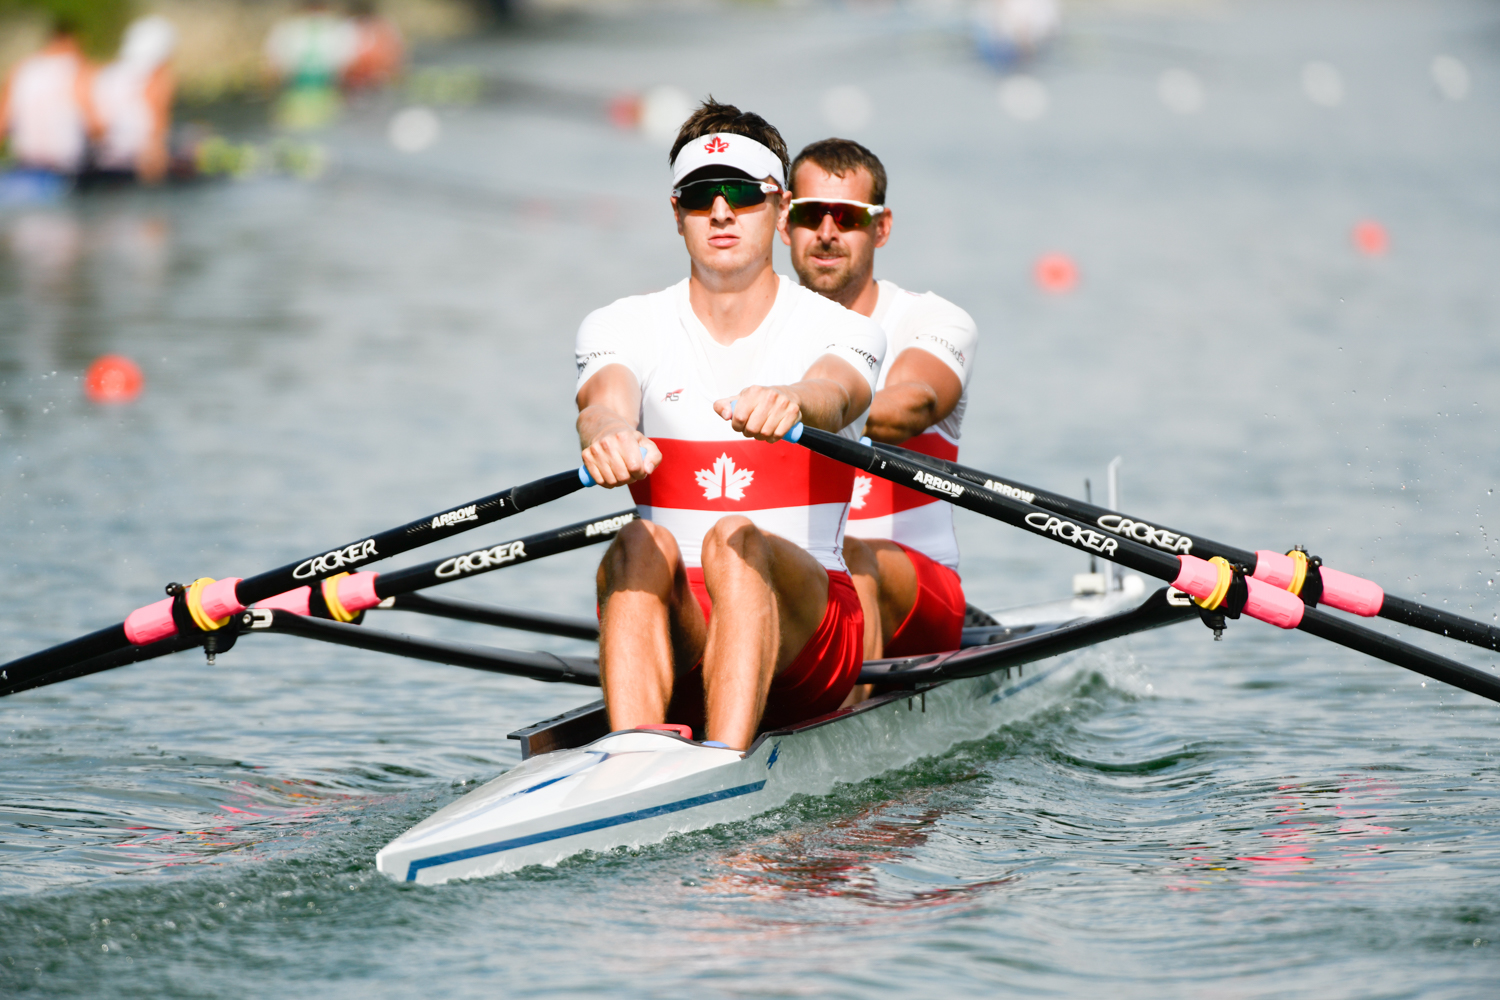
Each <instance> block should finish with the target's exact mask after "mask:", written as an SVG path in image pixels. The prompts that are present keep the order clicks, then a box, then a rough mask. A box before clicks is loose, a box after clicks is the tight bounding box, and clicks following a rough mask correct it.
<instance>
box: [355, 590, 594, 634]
mask: <svg viewBox="0 0 1500 1000" xmlns="http://www.w3.org/2000/svg"><path fill="white" fill-rule="evenodd" d="M384 606H385V605H382V607H384ZM390 607H391V609H392V610H395V611H415V612H417V613H419V614H424V615H434V616H436V617H438V618H452V619H454V620H455V621H461V622H476V623H478V624H480V625H494V626H496V627H498V628H513V629H520V630H522V631H525V632H540V633H541V634H542V635H560V636H563V637H564V638H568V639H583V640H585V641H588V642H594V641H596V640H598V638H599V623H598V622H597V621H594V620H593V619H592V618H577V617H575V616H573V615H555V614H551V613H549V612H546V611H523V610H521V609H519V608H498V607H495V606H494V605H491V604H475V603H474V602H473V601H457V600H454V599H453V598H451V597H444V598H439V597H428V596H426V595H425V594H401V595H399V596H397V597H393V598H391V604H390Z"/></svg>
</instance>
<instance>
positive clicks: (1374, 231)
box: [1350, 219, 1391, 257]
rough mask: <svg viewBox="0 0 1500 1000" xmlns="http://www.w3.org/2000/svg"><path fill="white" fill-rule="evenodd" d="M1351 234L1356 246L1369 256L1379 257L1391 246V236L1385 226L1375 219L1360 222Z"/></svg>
mask: <svg viewBox="0 0 1500 1000" xmlns="http://www.w3.org/2000/svg"><path fill="white" fill-rule="evenodd" d="M1350 235H1351V236H1352V237H1353V239H1354V248H1355V249H1356V250H1358V251H1359V252H1360V253H1362V254H1365V255H1366V256H1369V257H1379V256H1380V255H1381V254H1383V253H1385V252H1386V251H1387V250H1389V249H1390V248H1391V238H1390V236H1389V235H1388V234H1387V233H1386V231H1385V227H1384V226H1382V225H1381V224H1380V223H1378V222H1376V221H1375V220H1374V219H1366V220H1364V221H1363V222H1361V223H1359V224H1358V225H1356V226H1355V227H1354V232H1353V233H1351V234H1350Z"/></svg>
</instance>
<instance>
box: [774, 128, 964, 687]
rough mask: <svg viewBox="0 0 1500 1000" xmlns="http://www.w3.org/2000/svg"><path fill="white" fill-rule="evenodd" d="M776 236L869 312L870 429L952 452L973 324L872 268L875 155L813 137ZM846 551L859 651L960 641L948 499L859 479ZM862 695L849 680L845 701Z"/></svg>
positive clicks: (830, 290) (885, 218)
mask: <svg viewBox="0 0 1500 1000" xmlns="http://www.w3.org/2000/svg"><path fill="white" fill-rule="evenodd" d="M791 193H792V198H791V200H790V201H789V202H788V207H787V210H786V212H785V214H783V215H782V217H781V225H780V228H781V239H782V242H784V243H786V244H787V245H788V246H790V247H791V249H792V268H793V269H794V270H795V271H796V272H797V276H798V277H799V278H801V279H802V284H803V285H804V286H805V287H807V288H810V289H812V290H813V291H815V292H818V293H820V294H821V295H824V296H826V297H827V298H830V299H832V300H833V301H835V302H838V303H840V304H841V305H843V306H844V307H845V308H848V309H851V310H853V311H854V312H857V313H859V314H860V315H862V316H869V317H871V318H872V319H874V320H875V322H876V323H877V324H878V325H879V326H880V328H881V330H882V331H883V332H884V334H885V338H886V343H885V358H886V364H885V367H884V368H883V369H882V370H881V372H880V377H879V379H878V381H877V382H876V383H875V398H874V401H873V402H872V403H871V404H870V414H869V416H868V418H867V419H866V421H865V434H867V435H868V436H869V437H870V438H871V439H872V440H875V441H879V442H882V443H884V444H896V445H900V446H902V447H903V448H909V449H911V450H912V451H914V452H917V453H919V454H922V455H932V456H935V457H937V458H943V459H947V460H949V461H956V460H957V459H958V439H959V431H960V428H961V426H962V424H963V418H964V410H965V408H966V405H967V402H968V391H969V390H968V385H969V378H970V376H971V375H972V374H973V371H974V355H975V352H976V350H977V349H978V346H979V331H978V330H977V329H976V328H975V325H974V321H973V320H972V319H970V318H969V314H968V313H966V312H964V311H963V310H962V309H960V308H959V307H958V306H956V305H954V304H953V303H951V302H949V301H947V300H946V299H943V298H939V297H938V296H937V295H935V294H933V293H932V292H927V293H926V294H917V293H916V292H908V291H906V290H904V289H902V288H899V287H897V285H896V284H895V283H894V282H891V281H876V280H875V251H876V249H877V248H879V247H883V246H885V244H886V241H887V240H889V239H890V235H891V221H892V220H891V210H890V209H889V208H888V207H887V206H886V204H885V194H886V173H885V167H884V166H883V165H882V164H881V162H880V159H879V158H878V157H877V156H876V155H875V154H874V153H872V152H870V151H869V150H868V149H866V148H865V147H864V146H861V145H860V144H859V143H857V142H853V141H851V140H849V139H824V140H822V141H820V142H815V143H812V144H811V145H809V146H807V147H806V148H804V149H803V150H802V152H800V153H798V154H797V159H796V160H794V161H793V162H792V191H791ZM844 561H845V563H847V564H848V566H849V572H850V575H851V576H852V577H853V579H854V587H855V590H856V592H857V593H858V594H859V597H860V604H861V606H862V607H863V609H864V615H865V658H866V659H879V658H881V657H882V656H917V655H921V654H923V653H937V652H943V651H946V650H950V649H957V648H958V646H959V641H960V639H961V638H962V636H963V625H964V611H965V602H964V593H963V585H962V584H961V583H960V581H959V577H958V537H957V536H956V535H955V534H954V531H953V508H952V507H951V506H949V505H948V504H947V503H945V502H943V501H940V500H934V499H933V498H932V497H929V496H927V495H926V494H924V493H918V492H916V491H915V490H910V489H907V488H906V487H904V486H898V485H896V484H895V483H891V482H888V481H886V480H884V479H877V478H874V477H871V476H864V475H859V476H856V477H855V480H854V495H853V498H852V500H851V503H850V510H849V528H848V531H847V533H846V534H845V537H844ZM867 696H868V686H867V685H864V686H861V688H856V689H855V691H854V692H853V693H852V694H851V696H850V697H851V702H850V703H852V701H857V700H862V699H863V698H864V697H867Z"/></svg>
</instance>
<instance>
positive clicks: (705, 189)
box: [672, 177, 781, 212]
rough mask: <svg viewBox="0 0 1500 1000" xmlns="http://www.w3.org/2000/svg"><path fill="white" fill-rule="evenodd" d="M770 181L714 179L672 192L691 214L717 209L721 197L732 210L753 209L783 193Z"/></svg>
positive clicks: (735, 178) (739, 178) (736, 178)
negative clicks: (715, 201)
mask: <svg viewBox="0 0 1500 1000" xmlns="http://www.w3.org/2000/svg"><path fill="white" fill-rule="evenodd" d="M780 190H781V188H779V187H777V186H776V185H775V184H772V183H770V182H768V181H752V180H747V179H745V178H743V177H714V178H710V179H708V180H702V181H690V182H689V183H687V184H684V185H683V186H682V187H679V188H673V189H672V197H674V198H676V199H677V204H678V206H679V207H681V208H684V209H686V210H687V211H689V212H702V211H705V210H707V209H710V208H713V207H714V199H715V198H720V197H722V198H723V199H724V200H725V201H727V202H728V203H729V207H730V208H733V209H741V208H751V207H753V206H755V205H760V204H764V203H765V200H766V195H768V194H773V193H775V192H777V191H780Z"/></svg>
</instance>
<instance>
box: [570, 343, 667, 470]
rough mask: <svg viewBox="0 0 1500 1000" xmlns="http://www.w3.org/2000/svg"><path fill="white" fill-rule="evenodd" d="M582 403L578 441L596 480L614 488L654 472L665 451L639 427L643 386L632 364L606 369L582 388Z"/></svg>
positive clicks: (579, 396)
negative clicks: (630, 365) (636, 376)
mask: <svg viewBox="0 0 1500 1000" xmlns="http://www.w3.org/2000/svg"><path fill="white" fill-rule="evenodd" d="M577 402H578V444H579V446H580V447H581V448H582V450H583V464H584V465H585V466H586V467H587V468H588V470H589V475H591V476H593V477H594V482H596V483H598V484H599V485H600V486H603V487H605V488H607V489H613V488H614V487H616V486H624V485H626V484H627V483H634V482H638V481H639V480H642V479H645V478H646V477H647V476H649V475H651V471H652V470H653V469H655V468H656V466H657V464H658V463H659V462H660V461H661V452H659V451H657V450H656V445H655V444H653V443H652V441H651V439H650V438H648V437H646V435H644V434H642V433H641V432H640V431H639V430H637V429H636V425H637V423H638V421H639V420H640V412H641V387H640V383H638V382H637V381H636V378H635V375H634V373H632V372H631V370H630V369H629V368H626V367H625V366H624V365H608V366H606V367H604V368H601V369H600V370H599V372H598V373H597V374H595V375H594V377H593V378H591V379H589V380H588V381H587V382H585V383H584V384H583V388H582V389H579V390H578V400H577ZM642 449H644V450H645V453H644V454H642Z"/></svg>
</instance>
